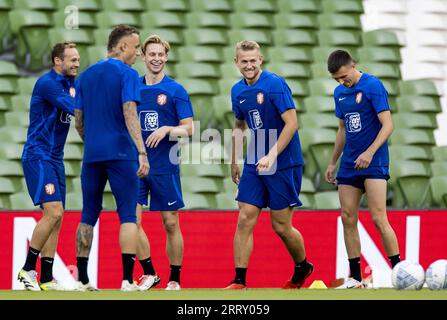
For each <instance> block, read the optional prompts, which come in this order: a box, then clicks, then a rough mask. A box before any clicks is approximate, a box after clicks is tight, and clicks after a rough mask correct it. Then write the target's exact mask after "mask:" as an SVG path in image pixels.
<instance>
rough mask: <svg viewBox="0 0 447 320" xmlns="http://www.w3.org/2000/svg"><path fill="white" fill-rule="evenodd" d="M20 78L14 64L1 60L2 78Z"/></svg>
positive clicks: (0, 71) (0, 74)
mask: <svg viewBox="0 0 447 320" xmlns="http://www.w3.org/2000/svg"><path fill="white" fill-rule="evenodd" d="M19 76H20V74H19V70H18V69H17V67H16V65H15V64H14V63H12V62H9V61H2V60H0V77H2V78H13V79H15V78H17V77H19Z"/></svg>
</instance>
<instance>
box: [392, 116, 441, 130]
mask: <svg viewBox="0 0 447 320" xmlns="http://www.w3.org/2000/svg"><path fill="white" fill-rule="evenodd" d="M393 123H394V127H395V128H414V129H431V130H433V129H436V128H437V127H438V124H437V122H436V118H434V117H432V116H431V115H430V114H425V113H410V112H396V113H394V114H393Z"/></svg>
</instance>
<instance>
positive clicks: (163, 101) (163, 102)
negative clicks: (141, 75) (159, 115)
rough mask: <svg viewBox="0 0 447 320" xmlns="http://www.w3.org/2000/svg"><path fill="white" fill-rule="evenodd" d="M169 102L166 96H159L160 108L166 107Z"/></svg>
mask: <svg viewBox="0 0 447 320" xmlns="http://www.w3.org/2000/svg"><path fill="white" fill-rule="evenodd" d="M167 101H168V97H167V96H166V95H165V94H159V95H158V96H157V104H159V105H160V106H164V105H165V104H166V102H167Z"/></svg>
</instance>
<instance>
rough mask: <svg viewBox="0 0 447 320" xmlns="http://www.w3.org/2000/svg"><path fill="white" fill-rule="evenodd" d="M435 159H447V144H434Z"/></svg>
mask: <svg viewBox="0 0 447 320" xmlns="http://www.w3.org/2000/svg"><path fill="white" fill-rule="evenodd" d="M431 151H432V154H433V160H435V161H447V146H434V147H432V149H431Z"/></svg>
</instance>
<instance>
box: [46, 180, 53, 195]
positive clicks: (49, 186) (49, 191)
mask: <svg viewBox="0 0 447 320" xmlns="http://www.w3.org/2000/svg"><path fill="white" fill-rule="evenodd" d="M55 192H56V188H54V184H52V183H48V184H47V185H45V193H46V194H48V195H50V196H51V195H52V194H54V193H55Z"/></svg>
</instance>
